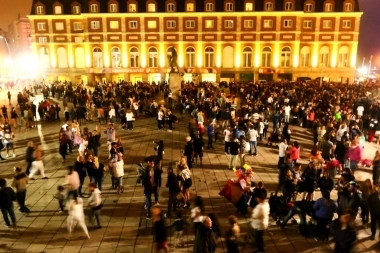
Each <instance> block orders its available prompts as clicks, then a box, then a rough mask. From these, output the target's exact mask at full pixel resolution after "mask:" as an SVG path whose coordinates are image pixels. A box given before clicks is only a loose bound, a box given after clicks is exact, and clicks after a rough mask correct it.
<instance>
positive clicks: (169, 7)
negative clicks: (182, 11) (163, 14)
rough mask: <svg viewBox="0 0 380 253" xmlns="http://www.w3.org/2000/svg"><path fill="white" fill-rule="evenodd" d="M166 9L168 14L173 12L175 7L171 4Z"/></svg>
mask: <svg viewBox="0 0 380 253" xmlns="http://www.w3.org/2000/svg"><path fill="white" fill-rule="evenodd" d="M167 7H168V9H167V11H170V12H173V11H175V9H174V8H175V5H174V4H173V3H170V4H168V5H167Z"/></svg>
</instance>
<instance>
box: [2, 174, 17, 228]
mask: <svg viewBox="0 0 380 253" xmlns="http://www.w3.org/2000/svg"><path fill="white" fill-rule="evenodd" d="M0 188H1V189H0V209H1V213H2V214H3V218H4V222H5V226H6V227H7V228H10V227H11V223H10V221H9V218H8V215H9V216H10V217H11V220H12V223H13V226H16V216H15V212H14V209H13V201H15V200H16V194H15V192H14V191H13V189H12V188H11V187H8V186H7V181H5V179H3V178H0Z"/></svg>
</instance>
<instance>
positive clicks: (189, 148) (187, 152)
mask: <svg viewBox="0 0 380 253" xmlns="http://www.w3.org/2000/svg"><path fill="white" fill-rule="evenodd" d="M193 153H194V147H193V142H192V140H191V137H190V136H187V137H186V145H185V148H184V151H183V155H184V156H186V163H187V167H189V169H191V168H192V167H193V164H192V159H193Z"/></svg>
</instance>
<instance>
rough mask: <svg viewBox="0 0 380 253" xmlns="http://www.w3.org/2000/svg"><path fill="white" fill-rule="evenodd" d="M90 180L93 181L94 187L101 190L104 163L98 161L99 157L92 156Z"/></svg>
mask: <svg viewBox="0 0 380 253" xmlns="http://www.w3.org/2000/svg"><path fill="white" fill-rule="evenodd" d="M89 174H91V177H92V178H91V182H92V183H95V185H96V187H97V188H98V189H99V191H102V190H103V180H104V164H103V163H99V158H98V157H96V156H95V157H94V164H93V167H92V169H91V172H89Z"/></svg>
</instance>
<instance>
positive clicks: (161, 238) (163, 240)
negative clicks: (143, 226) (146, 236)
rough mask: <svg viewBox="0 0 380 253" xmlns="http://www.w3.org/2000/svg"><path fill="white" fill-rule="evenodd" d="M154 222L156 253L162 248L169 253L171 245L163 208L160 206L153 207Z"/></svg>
mask: <svg viewBox="0 0 380 253" xmlns="http://www.w3.org/2000/svg"><path fill="white" fill-rule="evenodd" d="M152 214H153V222H154V225H153V227H154V242H155V243H156V253H158V252H160V250H164V252H166V253H169V246H168V243H167V232H166V225H165V219H164V216H163V214H162V212H161V209H160V208H159V207H158V206H155V207H153V209H152Z"/></svg>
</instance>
